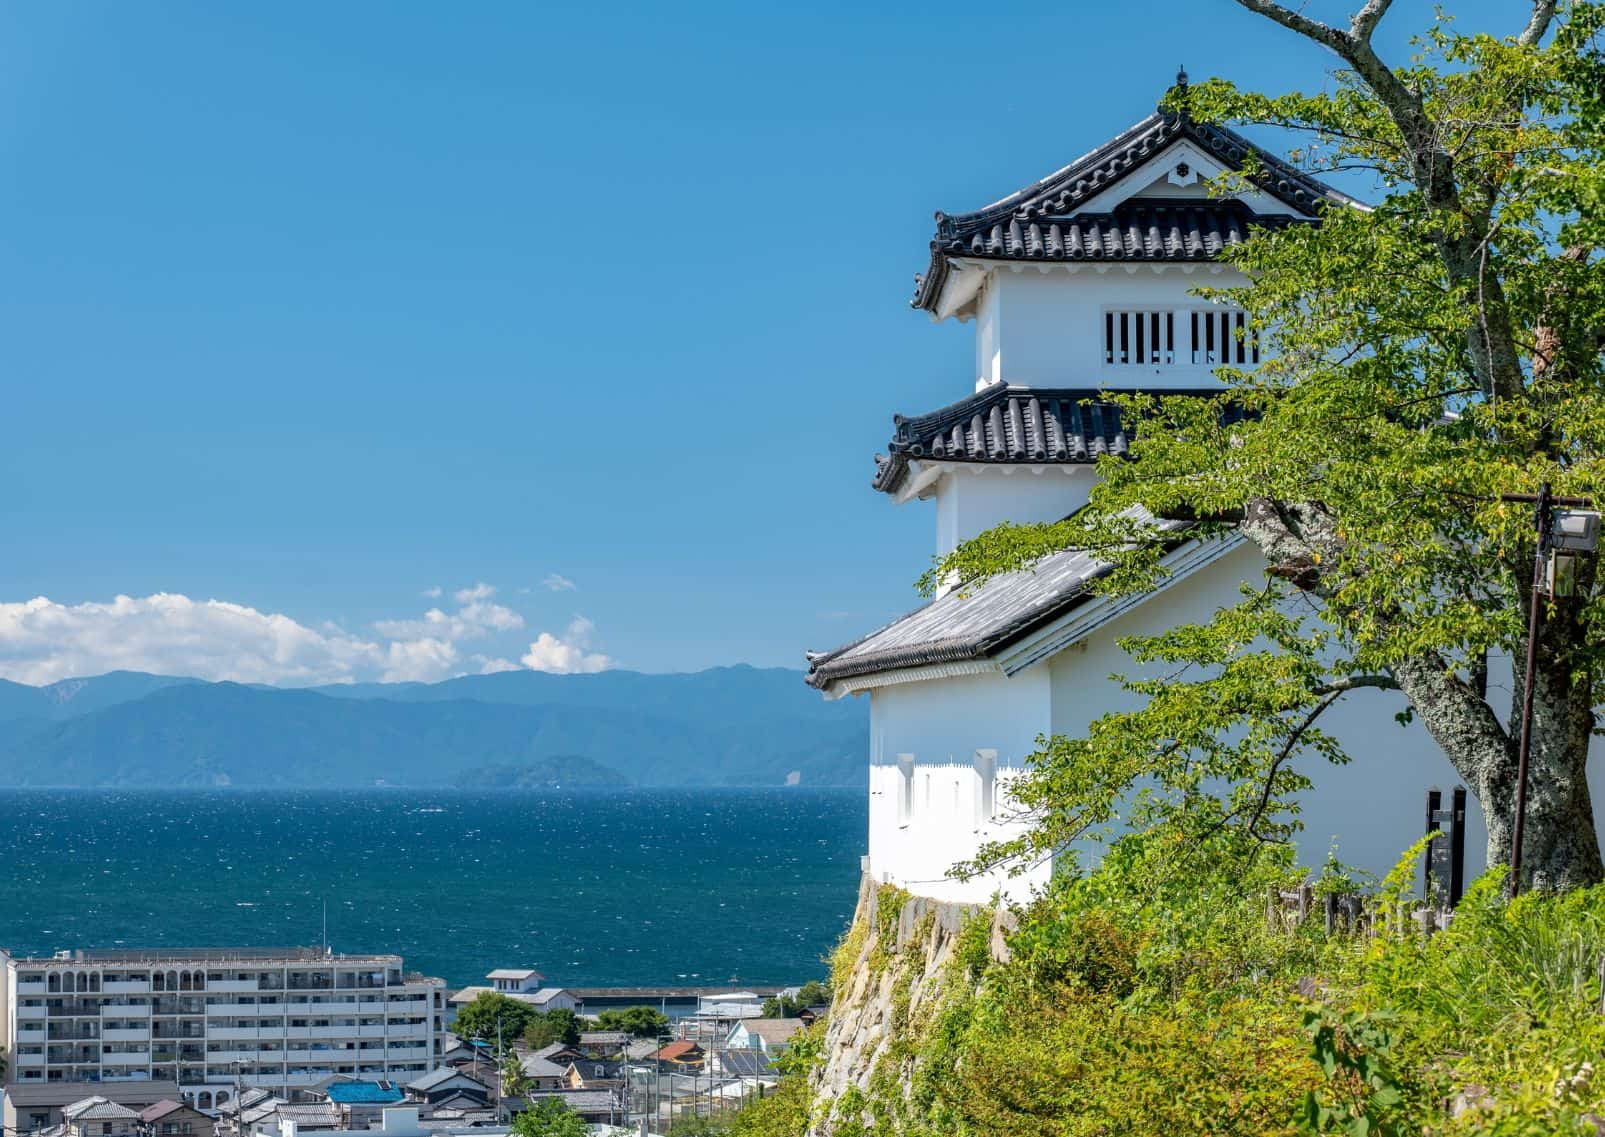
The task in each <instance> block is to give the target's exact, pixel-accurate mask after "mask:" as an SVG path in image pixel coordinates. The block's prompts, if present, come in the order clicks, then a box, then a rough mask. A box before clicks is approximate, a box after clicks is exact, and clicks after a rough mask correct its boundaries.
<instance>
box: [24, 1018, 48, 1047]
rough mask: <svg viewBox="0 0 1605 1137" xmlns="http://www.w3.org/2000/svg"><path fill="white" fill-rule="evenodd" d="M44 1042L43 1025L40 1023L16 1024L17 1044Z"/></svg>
mask: <svg viewBox="0 0 1605 1137" xmlns="http://www.w3.org/2000/svg"><path fill="white" fill-rule="evenodd" d="M43 1041H45V1024H44V1023H42V1022H38V1021H34V1022H23V1023H18V1024H17V1042H18V1044H21V1043H24V1042H43Z"/></svg>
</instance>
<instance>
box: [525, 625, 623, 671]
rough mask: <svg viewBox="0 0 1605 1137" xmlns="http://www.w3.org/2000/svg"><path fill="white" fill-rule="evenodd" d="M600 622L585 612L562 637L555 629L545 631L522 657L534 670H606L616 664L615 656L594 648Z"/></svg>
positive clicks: (565, 630)
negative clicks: (593, 640) (592, 642)
mask: <svg viewBox="0 0 1605 1137" xmlns="http://www.w3.org/2000/svg"><path fill="white" fill-rule="evenodd" d="M595 630H596V625H595V624H593V623H591V621H590V620H587V619H586V618H585V617H584V616H575V617H574V619H572V620H570V621H569V625H568V627H567V628H566V629H564V632H563V635H562V637H561V638H559V637H557V636H554V635H553V634H552V633H551V632H542V633H541V634H540V635H539V636H538V637H537V638H536V640H535V642H534V643H532V644H530V645H529V651H528V652H526V653H525V654H524V655H523V657H522V662H523V664H524V666H525V667H527V668H529V669H530V670H531V671H551V672H555V673H556V674H559V675H572V674H576V673H582V672H583V673H589V672H594V671H606V670H607V669H608V668H610V667H612V666H613V660H612V658H611V657H609V656H606V655H603V654H602V653H601V652H599V651H591V650H590V647H591V633H592V632H593V631H595Z"/></svg>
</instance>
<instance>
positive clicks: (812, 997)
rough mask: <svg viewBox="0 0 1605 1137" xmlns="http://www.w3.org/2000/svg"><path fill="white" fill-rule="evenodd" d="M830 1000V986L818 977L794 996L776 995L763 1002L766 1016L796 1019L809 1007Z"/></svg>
mask: <svg viewBox="0 0 1605 1137" xmlns="http://www.w3.org/2000/svg"><path fill="white" fill-rule="evenodd" d="M829 1002H830V988H829V987H827V986H825V984H823V983H821V982H820V981H819V980H817V979H810V980H809V981H808V982H806V983H804V984H803V985H802V986H801V987H799V988H797V993H796V994H795V995H792V996H789V997H788V996H785V995H776V996H775V997H774V998H771V999H765V1000H764V1002H763V1014H764V1018H768V1019H794V1018H796V1017H797V1016H798V1015H800V1014H802V1013H803V1011H804V1010H806V1009H807V1008H809V1007H817V1006H820V1005H821V1004H827V1003H829Z"/></svg>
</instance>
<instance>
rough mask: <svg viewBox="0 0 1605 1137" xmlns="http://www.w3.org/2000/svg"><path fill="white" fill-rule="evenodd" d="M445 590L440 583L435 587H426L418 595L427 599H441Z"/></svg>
mask: <svg viewBox="0 0 1605 1137" xmlns="http://www.w3.org/2000/svg"><path fill="white" fill-rule="evenodd" d="M443 591H444V590H443V589H442V588H441V587H440V585H438V584H437V585H435V586H434V587H433V588H426V589H424V590H423V591H422V592H420V593H419V594H418V595H419V596H422V597H424V598H425V599H426V600H439V599H440V596H441V593H442V592H443Z"/></svg>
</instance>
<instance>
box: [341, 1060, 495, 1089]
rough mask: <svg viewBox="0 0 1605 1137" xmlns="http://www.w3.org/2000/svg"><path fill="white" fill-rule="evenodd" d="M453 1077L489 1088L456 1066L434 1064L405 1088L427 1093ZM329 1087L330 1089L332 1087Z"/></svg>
mask: <svg viewBox="0 0 1605 1137" xmlns="http://www.w3.org/2000/svg"><path fill="white" fill-rule="evenodd" d="M454 1078H460V1079H462V1080H463V1081H465V1082H472V1083H474V1085H476V1086H479V1087H481V1088H483V1089H486V1090H488V1089H490V1087H489V1086H487V1085H485V1083H484V1082H482V1081H480V1080H479V1079H478V1078H475V1077H473V1076H472V1075H469V1074H465V1073H463V1072H462V1070H461V1069H459V1068H458V1067H456V1066H436V1067H435V1068H434V1069H433V1070H431V1071H429V1073H427V1074H421V1075H419V1076H418V1077H417V1078H415V1079H414V1080H412V1081H410V1082H408V1083H407V1088H408V1089H409V1090H417V1091H418V1092H419V1093H427V1092H429V1091H430V1090H433V1089H436V1088H438V1087H440V1086H443V1085H445V1084H446V1083H447V1082H449V1081H451V1080H452V1079H454ZM330 1088H331V1089H332V1088H333V1087H330Z"/></svg>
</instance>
